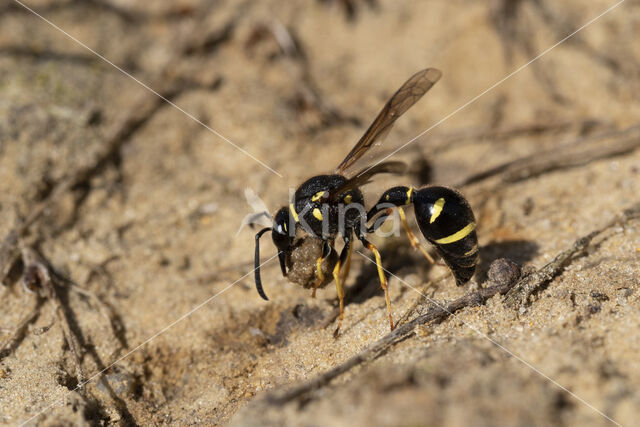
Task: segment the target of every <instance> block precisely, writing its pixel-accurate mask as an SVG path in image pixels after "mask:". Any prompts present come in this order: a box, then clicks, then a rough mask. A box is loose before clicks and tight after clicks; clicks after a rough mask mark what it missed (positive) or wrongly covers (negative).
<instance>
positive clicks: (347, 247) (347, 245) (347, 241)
mask: <svg viewBox="0 0 640 427" xmlns="http://www.w3.org/2000/svg"><path fill="white" fill-rule="evenodd" d="M349 254H351V237H345V238H344V248H342V252H340V259H338V262H337V263H336V266H335V267H334V268H333V280H335V281H336V290H337V291H338V300H339V301H340V316H339V317H338V327H336V330H335V331H334V332H333V337H334V338H337V337H338V334H339V333H340V327H341V326H342V319H343V318H344V288H343V287H342V282H341V281H340V266H341V265H342V263H345V262H346V263H347V264H348V262H347V259H348V258H349ZM345 267H347V265H346V264H345Z"/></svg>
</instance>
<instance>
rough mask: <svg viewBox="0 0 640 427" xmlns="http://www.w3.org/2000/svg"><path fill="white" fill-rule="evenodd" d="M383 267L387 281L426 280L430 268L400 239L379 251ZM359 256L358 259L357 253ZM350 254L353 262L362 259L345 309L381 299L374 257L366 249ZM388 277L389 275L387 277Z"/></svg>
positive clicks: (405, 240) (383, 246)
mask: <svg viewBox="0 0 640 427" xmlns="http://www.w3.org/2000/svg"><path fill="white" fill-rule="evenodd" d="M378 249H379V251H380V258H381V259H382V266H383V267H384V269H385V270H387V272H385V276H387V280H389V279H390V276H391V275H392V274H393V275H397V276H404V275H407V274H411V273H413V274H418V275H420V276H425V277H426V275H427V273H428V272H429V269H431V267H432V265H431V264H429V262H428V261H427V260H426V259H425V258H424V257H423V256H422V254H421V253H420V252H418V251H415V250H414V249H413V248H412V247H411V245H410V244H409V241H408V240H407V239H406V238H405V237H404V236H403V237H397V238H388V239H386V240H385V242H384V245H380V247H379V248H378ZM356 250H357V251H359V252H361V253H362V255H360V254H359V253H358V252H357V251H356ZM356 250H354V254H353V260H354V262H356V261H357V259H358V258H363V259H362V261H361V262H362V268H361V270H360V271H359V273H358V275H357V276H356V278H355V282H354V283H353V284H352V285H351V286H349V287H348V288H347V290H346V294H345V305H348V304H351V303H356V304H361V303H363V302H365V301H367V300H368V299H369V298H372V297H374V296H377V295H384V292H383V290H382V287H381V286H380V279H379V277H378V268H377V267H376V263H375V257H374V255H373V253H371V252H370V251H368V250H366V249H361V248H356ZM390 273H391V274H390Z"/></svg>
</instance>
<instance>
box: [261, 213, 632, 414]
mask: <svg viewBox="0 0 640 427" xmlns="http://www.w3.org/2000/svg"><path fill="white" fill-rule="evenodd" d="M636 218H640V204H637V205H634V206H633V207H631V208H629V209H627V210H625V211H624V212H623V213H622V214H621V215H619V216H618V217H617V218H616V219H614V220H613V221H611V222H609V223H608V224H606V225H605V226H603V227H601V228H599V229H597V230H595V231H593V232H591V233H589V234H588V235H586V236H584V237H582V238H580V239H578V240H577V241H576V242H575V243H574V244H573V245H572V246H571V247H570V248H569V249H567V250H565V251H562V252H561V253H560V254H558V255H557V256H556V257H555V258H554V260H553V261H552V262H551V263H549V264H547V265H546V266H544V267H542V268H541V269H539V270H537V271H535V272H533V273H530V274H526V275H524V277H522V278H521V279H520V280H517V281H516V280H513V277H515V276H513V277H512V278H511V280H507V279H503V280H502V281H497V280H495V279H494V280H495V281H496V282H498V284H496V285H493V286H489V287H487V288H482V289H479V290H477V291H473V292H470V293H468V294H467V295H465V296H463V297H461V298H458V299H456V300H454V301H451V302H449V303H434V305H435V307H432V308H431V309H429V310H428V311H427V312H426V313H425V314H423V315H420V316H418V317H416V318H415V319H413V320H411V321H410V322H408V323H406V324H404V325H402V326H400V327H398V328H397V329H395V330H394V331H393V332H391V333H389V334H387V335H386V336H384V337H383V338H381V339H380V340H378V341H377V342H375V343H374V344H372V345H371V346H369V347H368V348H367V349H365V350H363V351H362V352H360V353H358V354H357V355H355V356H353V357H351V358H350V359H348V360H347V361H345V362H344V363H341V364H340V365H338V366H336V367H334V368H333V369H330V370H329V371H327V372H325V373H323V374H320V375H318V376H316V377H315V378H313V379H312V380H310V381H307V382H304V383H302V384H299V385H297V386H294V387H292V388H290V389H288V390H285V391H282V392H279V391H272V392H270V393H268V394H267V395H266V397H265V400H266V402H267V403H270V404H275V405H282V404H285V403H287V402H290V401H292V400H295V399H298V398H300V397H302V396H305V395H307V394H308V393H310V392H313V391H315V390H318V389H320V388H322V387H324V386H325V385H327V384H329V383H330V382H331V381H332V380H334V379H335V378H337V377H339V376H340V375H342V374H344V373H346V372H348V371H349V370H351V369H352V368H354V367H356V366H359V365H362V364H364V363H367V362H370V361H372V360H374V359H376V358H378V357H379V356H380V355H382V354H383V353H384V352H385V351H386V350H387V349H389V348H390V347H392V346H393V345H395V344H397V343H399V342H401V341H404V340H405V339H407V338H409V337H411V335H412V334H413V333H414V329H415V328H416V326H420V325H424V324H427V323H430V322H439V321H442V320H444V319H446V318H448V317H449V316H451V315H453V314H454V313H455V312H457V311H459V310H461V309H463V308H466V307H473V306H478V305H482V304H484V303H485V302H486V301H487V300H488V299H489V298H491V297H493V296H494V295H496V294H501V295H504V294H507V297H506V300H505V304H507V305H509V306H513V304H514V303H515V304H516V305H517V304H518V302H519V301H520V300H521V299H520V296H527V297H528V295H530V294H531V292H534V291H535V290H536V289H539V288H540V287H541V286H543V285H544V284H545V283H547V282H548V281H549V280H551V279H552V278H553V277H555V276H557V275H558V274H560V273H561V272H562V268H563V267H564V265H566V263H567V262H568V261H569V260H571V259H572V258H573V257H574V256H575V255H576V254H578V253H580V252H582V251H584V249H586V248H587V247H588V246H589V244H590V243H591V241H592V240H593V238H595V237H596V236H598V235H599V234H601V233H602V232H604V231H606V230H608V229H610V228H612V227H615V226H618V225H622V224H624V223H626V222H628V221H630V220H633V219H636ZM492 269H493V265H492Z"/></svg>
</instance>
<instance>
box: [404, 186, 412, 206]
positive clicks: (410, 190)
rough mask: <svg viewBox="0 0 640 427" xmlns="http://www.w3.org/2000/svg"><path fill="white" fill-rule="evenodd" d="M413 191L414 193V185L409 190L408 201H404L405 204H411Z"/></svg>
mask: <svg viewBox="0 0 640 427" xmlns="http://www.w3.org/2000/svg"><path fill="white" fill-rule="evenodd" d="M411 193H413V187H409V190H408V191H407V201H406V202H404V204H405V205H408V204H411Z"/></svg>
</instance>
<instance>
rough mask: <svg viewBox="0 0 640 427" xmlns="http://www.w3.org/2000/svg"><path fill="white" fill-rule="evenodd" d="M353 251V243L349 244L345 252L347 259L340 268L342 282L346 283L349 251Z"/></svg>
mask: <svg viewBox="0 0 640 427" xmlns="http://www.w3.org/2000/svg"><path fill="white" fill-rule="evenodd" d="M352 252H353V245H349V252H347V260H346V261H345V263H344V267H343V268H342V277H341V280H342V283H346V281H347V277H349V270H350V269H351V253H352Z"/></svg>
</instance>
